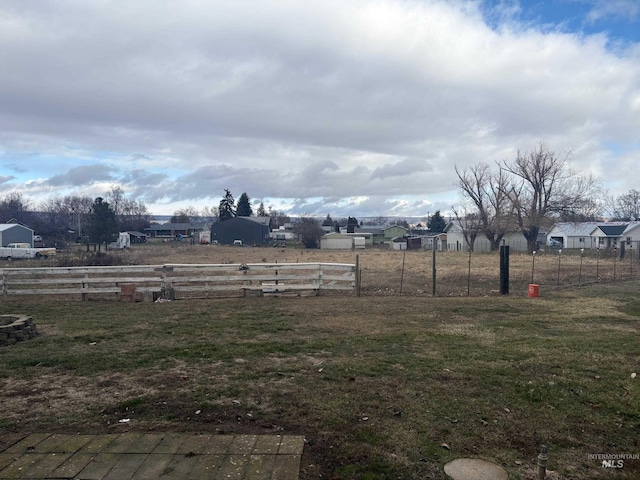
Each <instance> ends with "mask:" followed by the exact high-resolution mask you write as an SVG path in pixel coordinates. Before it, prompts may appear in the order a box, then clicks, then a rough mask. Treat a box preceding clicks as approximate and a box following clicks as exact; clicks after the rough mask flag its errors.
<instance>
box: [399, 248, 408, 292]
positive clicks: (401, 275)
mask: <svg viewBox="0 0 640 480" xmlns="http://www.w3.org/2000/svg"><path fill="white" fill-rule="evenodd" d="M406 255H407V252H406V250H405V251H404V252H403V253H402V272H401V273H400V295H402V283H403V282H404V258H405V257H406Z"/></svg>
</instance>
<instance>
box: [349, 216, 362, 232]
mask: <svg viewBox="0 0 640 480" xmlns="http://www.w3.org/2000/svg"><path fill="white" fill-rule="evenodd" d="M358 225H359V224H358V219H357V218H356V217H349V218H348V219H347V233H356V228H358Z"/></svg>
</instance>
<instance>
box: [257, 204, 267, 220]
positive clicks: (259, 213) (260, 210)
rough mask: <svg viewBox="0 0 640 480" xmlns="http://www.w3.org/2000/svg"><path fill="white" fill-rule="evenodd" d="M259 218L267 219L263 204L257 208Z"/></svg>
mask: <svg viewBox="0 0 640 480" xmlns="http://www.w3.org/2000/svg"><path fill="white" fill-rule="evenodd" d="M256 215H258V216H259V217H268V216H269V214H268V213H267V211H266V210H265V209H264V202H260V206H259V207H258V212H257V213H256Z"/></svg>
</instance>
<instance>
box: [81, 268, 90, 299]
mask: <svg viewBox="0 0 640 480" xmlns="http://www.w3.org/2000/svg"><path fill="white" fill-rule="evenodd" d="M84 278H85V280H86V279H88V278H89V274H88V273H85V274H84ZM88 285H89V284H88V283H87V282H82V301H83V302H86V301H87V293H86V291H85V289H86V288H87V286H88Z"/></svg>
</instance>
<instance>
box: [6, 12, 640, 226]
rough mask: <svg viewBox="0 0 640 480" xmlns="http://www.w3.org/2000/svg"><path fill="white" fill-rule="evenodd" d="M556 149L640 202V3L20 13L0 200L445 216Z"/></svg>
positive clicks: (12, 39)
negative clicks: (490, 168)
mask: <svg viewBox="0 0 640 480" xmlns="http://www.w3.org/2000/svg"><path fill="white" fill-rule="evenodd" d="M539 142H545V143H547V144H548V145H549V146H550V147H551V148H552V149H553V150H555V151H556V152H562V153H564V152H566V151H568V150H572V152H573V153H572V156H571V162H572V166H573V167H574V168H575V169H576V170H581V171H584V172H589V173H593V174H595V175H598V176H599V177H601V178H602V179H603V181H604V184H605V187H606V188H608V189H609V191H610V192H611V193H612V194H614V195H618V194H621V193H626V192H627V191H628V190H630V189H632V188H640V185H639V183H640V181H639V179H640V175H639V174H640V1H639V0H546V1H543V0H520V1H518V0H503V1H488V0H485V1H482V0H476V1H474V0H465V1H463V0H460V1H456V0H450V1H439V0H371V1H370V0H349V1H345V0H233V1H229V0H209V1H203V0H181V1H179V2H176V1H170V0H136V1H131V0H47V1H46V2H39V1H29V0H3V1H2V2H0V196H4V195H6V194H8V193H11V192H19V193H22V194H23V195H24V196H25V197H27V198H28V199H29V200H31V201H32V202H33V203H34V204H36V205H37V203H38V202H41V201H43V200H45V199H48V198H51V197H52V196H62V195H68V194H73V195H88V196H91V197H92V198H93V197H96V196H99V195H103V194H104V193H105V192H107V191H108V190H109V188H110V187H111V186H115V185H119V186H120V187H121V188H122V189H123V190H124V191H125V193H126V195H127V196H129V197H130V198H134V199H137V200H141V201H143V202H144V203H145V204H146V205H147V207H148V208H149V210H150V211H151V212H152V213H154V214H171V213H173V212H174V211H175V210H176V209H178V208H182V207H186V206H194V207H196V208H197V209H201V208H203V207H205V206H217V205H218V203H219V201H220V198H221V197H222V195H223V194H224V189H225V188H228V189H230V190H231V192H232V193H233V194H234V195H235V197H236V198H237V197H239V196H240V194H241V193H242V192H247V194H248V195H249V197H251V199H252V200H253V202H254V203H255V204H257V203H259V201H260V200H262V201H264V203H265V205H272V206H273V207H275V208H277V209H278V210H286V211H288V212H289V213H291V214H317V215H326V214H327V213H330V214H331V215H332V216H334V217H339V216H346V215H352V216H353V215H355V216H376V215H388V216H393V215H398V216H402V215H412V216H424V215H427V213H429V212H430V213H433V212H434V211H435V210H438V209H439V210H442V211H443V212H445V211H447V210H449V209H450V207H451V205H453V204H457V203H458V202H459V193H458V189H457V187H456V176H455V172H454V165H457V166H458V167H459V168H464V167H465V166H469V165H472V164H475V163H477V162H481V161H483V162H494V161H496V160H504V159H511V158H513V157H514V155H515V153H516V152H517V150H522V151H528V150H531V149H533V148H535V146H536V144H538V143H539Z"/></svg>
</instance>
